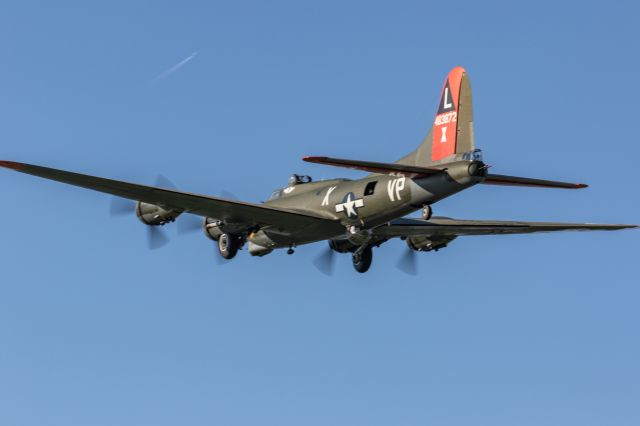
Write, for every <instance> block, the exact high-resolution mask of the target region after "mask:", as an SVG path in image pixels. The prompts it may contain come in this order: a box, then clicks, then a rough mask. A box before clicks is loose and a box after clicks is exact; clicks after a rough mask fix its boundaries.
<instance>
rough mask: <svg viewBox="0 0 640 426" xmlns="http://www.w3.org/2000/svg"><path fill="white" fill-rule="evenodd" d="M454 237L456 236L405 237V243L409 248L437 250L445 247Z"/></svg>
mask: <svg viewBox="0 0 640 426" xmlns="http://www.w3.org/2000/svg"><path fill="white" fill-rule="evenodd" d="M455 238H456V237H438V238H433V237H422V236H416V237H407V245H408V246H409V248H410V249H411V250H415V251H431V250H436V251H438V250H440V249H441V248H445V247H446V246H447V244H449V243H450V242H451V241H453V240H454V239H455Z"/></svg>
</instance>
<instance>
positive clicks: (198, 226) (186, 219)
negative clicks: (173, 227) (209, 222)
mask: <svg viewBox="0 0 640 426" xmlns="http://www.w3.org/2000/svg"><path fill="white" fill-rule="evenodd" d="M201 230H202V218H201V217H200V216H194V215H192V214H189V213H183V214H182V215H181V216H180V217H179V218H178V234H180V235H184V234H191V233H193V232H197V231H201Z"/></svg>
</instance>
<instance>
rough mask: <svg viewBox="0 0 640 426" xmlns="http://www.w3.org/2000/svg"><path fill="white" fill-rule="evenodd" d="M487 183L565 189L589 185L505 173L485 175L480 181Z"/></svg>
mask: <svg viewBox="0 0 640 426" xmlns="http://www.w3.org/2000/svg"><path fill="white" fill-rule="evenodd" d="M482 183H486V184H488V185H506V186H533V187H539V188H565V189H580V188H586V187H587V186H589V185H585V184H584V183H571V182H558V181H554V180H543V179H531V178H524V177H517V176H505V175H492V174H489V175H487V177H486V179H485V180H484V181H483V182H482Z"/></svg>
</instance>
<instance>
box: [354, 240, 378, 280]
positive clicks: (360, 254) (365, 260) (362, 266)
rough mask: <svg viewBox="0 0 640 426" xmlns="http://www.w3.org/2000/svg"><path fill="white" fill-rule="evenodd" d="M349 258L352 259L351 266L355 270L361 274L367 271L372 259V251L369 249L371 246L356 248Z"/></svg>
mask: <svg viewBox="0 0 640 426" xmlns="http://www.w3.org/2000/svg"><path fill="white" fill-rule="evenodd" d="M351 260H352V261H353V267H354V269H355V270H356V271H358V272H360V273H361V274H362V273H365V272H367V271H368V270H369V268H370V267H371V261H372V260H373V251H372V250H371V246H367V247H364V248H361V249H358V250H356V251H355V252H354V253H353V254H352V255H351Z"/></svg>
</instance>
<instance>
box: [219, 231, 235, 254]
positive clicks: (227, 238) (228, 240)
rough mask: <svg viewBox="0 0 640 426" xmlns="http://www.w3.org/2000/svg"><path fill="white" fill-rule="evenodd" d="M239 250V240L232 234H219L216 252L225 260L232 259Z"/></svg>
mask: <svg viewBox="0 0 640 426" xmlns="http://www.w3.org/2000/svg"><path fill="white" fill-rule="evenodd" d="M239 248H240V238H239V237H238V236H237V235H233V234H221V235H220V237H218V251H219V252H220V256H222V257H224V258H225V259H233V258H234V256H235V255H236V253H238V249H239Z"/></svg>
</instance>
